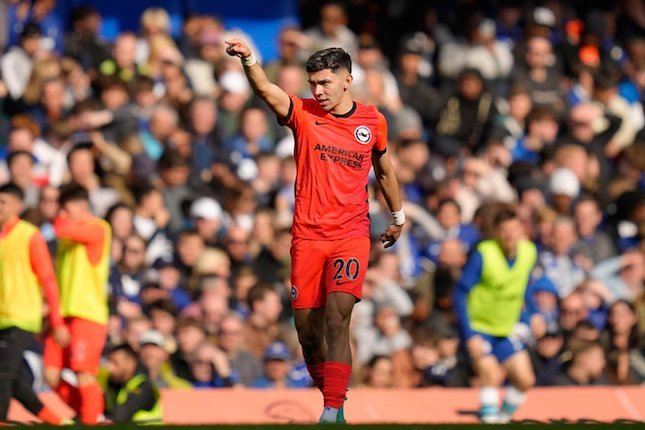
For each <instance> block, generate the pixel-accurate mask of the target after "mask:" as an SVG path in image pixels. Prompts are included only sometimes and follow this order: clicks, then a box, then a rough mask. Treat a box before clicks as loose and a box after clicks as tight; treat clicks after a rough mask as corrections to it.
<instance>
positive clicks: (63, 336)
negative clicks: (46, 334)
mask: <svg viewBox="0 0 645 430" xmlns="http://www.w3.org/2000/svg"><path fill="white" fill-rule="evenodd" d="M52 335H53V336H54V341H55V342H56V343H57V344H58V345H59V346H60V347H61V348H67V347H68V346H69V342H70V340H71V335H70V334H69V330H68V329H67V327H66V326H64V325H63V326H60V327H56V328H55V329H54V330H53V332H52Z"/></svg>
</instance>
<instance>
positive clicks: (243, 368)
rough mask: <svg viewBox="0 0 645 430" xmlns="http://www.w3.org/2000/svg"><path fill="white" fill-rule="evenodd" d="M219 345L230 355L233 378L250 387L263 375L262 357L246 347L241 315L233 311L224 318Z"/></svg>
mask: <svg viewBox="0 0 645 430" xmlns="http://www.w3.org/2000/svg"><path fill="white" fill-rule="evenodd" d="M218 346H219V347H220V348H221V349H222V351H224V352H225V353H226V355H227V356H228V359H229V361H230V363H231V372H232V375H233V376H232V378H233V380H235V381H236V382H238V383H240V384H242V385H244V386H245V387H248V386H250V385H251V383H253V382H254V381H256V380H257V379H258V378H259V377H260V376H261V369H262V364H261V362H260V359H258V357H256V356H255V355H253V354H251V353H250V352H248V351H247V350H246V349H245V333H244V320H243V319H242V318H241V317H240V316H239V315H237V314H233V313H232V314H229V315H227V316H226V317H224V318H223V319H222V322H221V324H220V329H219V333H218Z"/></svg>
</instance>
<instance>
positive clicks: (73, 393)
mask: <svg viewBox="0 0 645 430" xmlns="http://www.w3.org/2000/svg"><path fill="white" fill-rule="evenodd" d="M54 391H56V394H58V396H59V397H60V398H61V399H62V400H63V402H65V403H67V405H68V406H69V407H70V408H72V409H73V410H74V412H75V413H76V415H80V413H81V397H80V395H79V393H78V388H76V387H74V386H72V385H70V384H69V383H67V382H66V381H63V380H61V381H60V382H59V383H58V386H57V387H56V389H55V390H54Z"/></svg>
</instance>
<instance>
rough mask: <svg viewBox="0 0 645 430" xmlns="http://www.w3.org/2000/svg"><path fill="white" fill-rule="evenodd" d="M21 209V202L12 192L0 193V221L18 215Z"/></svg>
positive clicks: (3, 221) (5, 220)
mask: <svg viewBox="0 0 645 430" xmlns="http://www.w3.org/2000/svg"><path fill="white" fill-rule="evenodd" d="M21 209H22V202H21V201H20V200H19V199H18V198H17V197H16V196H14V195H13V194H9V193H0V223H5V222H7V221H8V220H10V219H11V218H12V217H14V216H18V214H19V213H20V210H21Z"/></svg>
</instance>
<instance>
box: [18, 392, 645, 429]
mask: <svg viewBox="0 0 645 430" xmlns="http://www.w3.org/2000/svg"><path fill="white" fill-rule="evenodd" d="M348 397H349V400H348V401H347V403H346V417H347V419H348V420H349V422H351V423H355V424H369V423H472V422H476V420H477V416H476V413H477V409H478V391H477V390H476V389H441V388H427V389H414V390H401V389H391V390H385V389H369V388H355V389H351V390H350V391H349V395H348ZM42 399H43V401H44V402H45V403H47V404H48V405H51V406H52V407H53V408H54V410H56V411H58V412H59V413H61V414H64V415H65V416H69V415H70V413H71V411H70V410H69V409H68V408H67V407H66V406H65V405H64V404H63V403H62V402H61V401H60V400H59V399H58V398H57V397H56V395H54V394H52V393H45V394H42ZM162 399H163V407H164V415H165V416H164V420H165V422H166V423H168V424H253V423H255V424H271V423H311V422H315V421H316V420H317V418H318V416H319V414H320V410H321V406H322V397H321V394H320V392H318V391H317V390H314V389H304V390H296V389H293V390H252V389H244V388H233V389H202V390H163V391H162ZM515 418H516V419H518V420H529V421H530V420H535V421H540V422H581V421H594V420H595V421H602V422H613V421H620V420H626V421H644V420H645V386H635V387H554V388H535V389H533V390H531V391H530V392H529V395H528V399H527V401H526V403H525V404H524V405H523V406H522V407H521V409H520V410H519V411H518V413H517V415H516V416H515ZM9 419H10V420H14V421H22V422H24V421H37V419H36V418H35V417H33V416H32V415H30V414H29V413H28V412H26V411H25V410H24V409H23V408H22V406H20V405H19V404H17V403H16V402H13V403H12V405H11V409H10V413H9Z"/></svg>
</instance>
